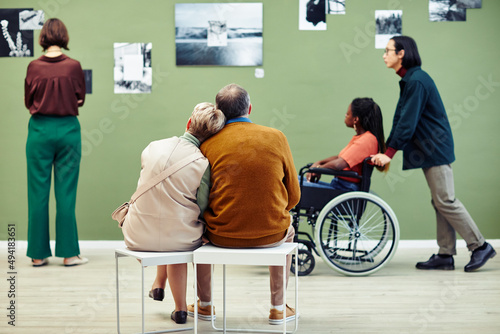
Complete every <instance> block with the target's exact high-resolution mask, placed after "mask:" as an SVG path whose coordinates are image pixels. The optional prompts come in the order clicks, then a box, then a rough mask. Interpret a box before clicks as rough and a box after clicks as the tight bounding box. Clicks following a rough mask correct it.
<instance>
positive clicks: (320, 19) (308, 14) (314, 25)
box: [299, 0, 327, 30]
mask: <svg viewBox="0 0 500 334" xmlns="http://www.w3.org/2000/svg"><path fill="white" fill-rule="evenodd" d="M326 4H327V2H326V0H299V30H326Z"/></svg>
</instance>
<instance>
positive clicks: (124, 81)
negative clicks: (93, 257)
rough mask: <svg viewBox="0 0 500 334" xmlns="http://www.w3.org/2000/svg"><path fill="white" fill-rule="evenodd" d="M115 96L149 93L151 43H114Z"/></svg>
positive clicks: (150, 84) (150, 83)
mask: <svg viewBox="0 0 500 334" xmlns="http://www.w3.org/2000/svg"><path fill="white" fill-rule="evenodd" d="M113 46H114V51H115V67H114V81H115V90H114V91H115V94H140V93H151V86H152V83H153V71H152V68H151V48H152V44H151V43H114V44H113Z"/></svg>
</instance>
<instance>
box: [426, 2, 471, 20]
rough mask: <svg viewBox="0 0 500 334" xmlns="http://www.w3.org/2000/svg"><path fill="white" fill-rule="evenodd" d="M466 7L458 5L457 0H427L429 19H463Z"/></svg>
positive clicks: (464, 18)
mask: <svg viewBox="0 0 500 334" xmlns="http://www.w3.org/2000/svg"><path fill="white" fill-rule="evenodd" d="M465 20H466V9H465V8H460V7H459V6H458V0H429V21H431V22H444V21H465Z"/></svg>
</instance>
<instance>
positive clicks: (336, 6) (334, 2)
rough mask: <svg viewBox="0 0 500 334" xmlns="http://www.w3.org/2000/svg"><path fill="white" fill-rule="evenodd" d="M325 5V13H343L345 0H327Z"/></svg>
mask: <svg viewBox="0 0 500 334" xmlns="http://www.w3.org/2000/svg"><path fill="white" fill-rule="evenodd" d="M327 5H328V8H327V9H326V13H327V14H330V15H345V0H328V2H327Z"/></svg>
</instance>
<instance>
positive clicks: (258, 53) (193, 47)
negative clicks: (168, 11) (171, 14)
mask: <svg viewBox="0 0 500 334" xmlns="http://www.w3.org/2000/svg"><path fill="white" fill-rule="evenodd" d="M262 8H263V7H262V3H177V4H175V53H176V64H177V66H192V65H205V66H262V58H263V57H262V43H263V35H262V32H263V20H262Z"/></svg>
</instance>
